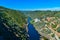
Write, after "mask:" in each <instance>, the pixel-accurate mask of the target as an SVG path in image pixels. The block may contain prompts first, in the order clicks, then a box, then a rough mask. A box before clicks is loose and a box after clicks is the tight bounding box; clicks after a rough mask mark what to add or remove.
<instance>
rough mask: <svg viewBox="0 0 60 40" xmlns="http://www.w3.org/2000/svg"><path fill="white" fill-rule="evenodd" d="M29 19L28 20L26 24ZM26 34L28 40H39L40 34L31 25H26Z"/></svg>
mask: <svg viewBox="0 0 60 40" xmlns="http://www.w3.org/2000/svg"><path fill="white" fill-rule="evenodd" d="M30 20H31V19H30V18H28V22H29V21H30ZM28 34H29V40H40V34H39V33H38V32H37V30H36V29H35V28H34V26H33V24H31V23H29V24H28Z"/></svg>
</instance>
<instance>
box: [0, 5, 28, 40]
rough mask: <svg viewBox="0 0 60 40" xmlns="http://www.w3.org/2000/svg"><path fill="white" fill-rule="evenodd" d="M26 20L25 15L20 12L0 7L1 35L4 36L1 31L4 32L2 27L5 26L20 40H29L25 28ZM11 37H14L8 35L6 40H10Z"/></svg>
mask: <svg viewBox="0 0 60 40" xmlns="http://www.w3.org/2000/svg"><path fill="white" fill-rule="evenodd" d="M25 19H26V17H25V15H24V14H23V13H21V12H20V11H17V10H12V9H8V8H5V7H2V6H0V26H1V28H0V34H3V35H4V33H3V32H2V31H1V30H3V29H2V27H3V28H4V26H5V27H7V28H8V30H9V31H10V32H12V33H14V34H15V35H16V34H17V35H18V36H17V37H19V39H20V40H27V35H26V33H27V32H26V29H25V26H24V25H25V24H26V20H25ZM2 24H3V25H4V26H3V25H2ZM4 31H5V29H4ZM10 37H12V36H7V35H6V38H7V39H6V40H10V39H9V38H10Z"/></svg>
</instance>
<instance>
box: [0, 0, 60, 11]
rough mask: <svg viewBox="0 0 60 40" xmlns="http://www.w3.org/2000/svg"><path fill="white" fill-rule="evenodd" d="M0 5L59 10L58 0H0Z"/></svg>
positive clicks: (27, 8) (12, 7)
mask: <svg viewBox="0 0 60 40" xmlns="http://www.w3.org/2000/svg"><path fill="white" fill-rule="evenodd" d="M0 6H4V7H7V8H11V9H16V10H47V9H50V10H54V9H58V10H59V9H60V0H0Z"/></svg>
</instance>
